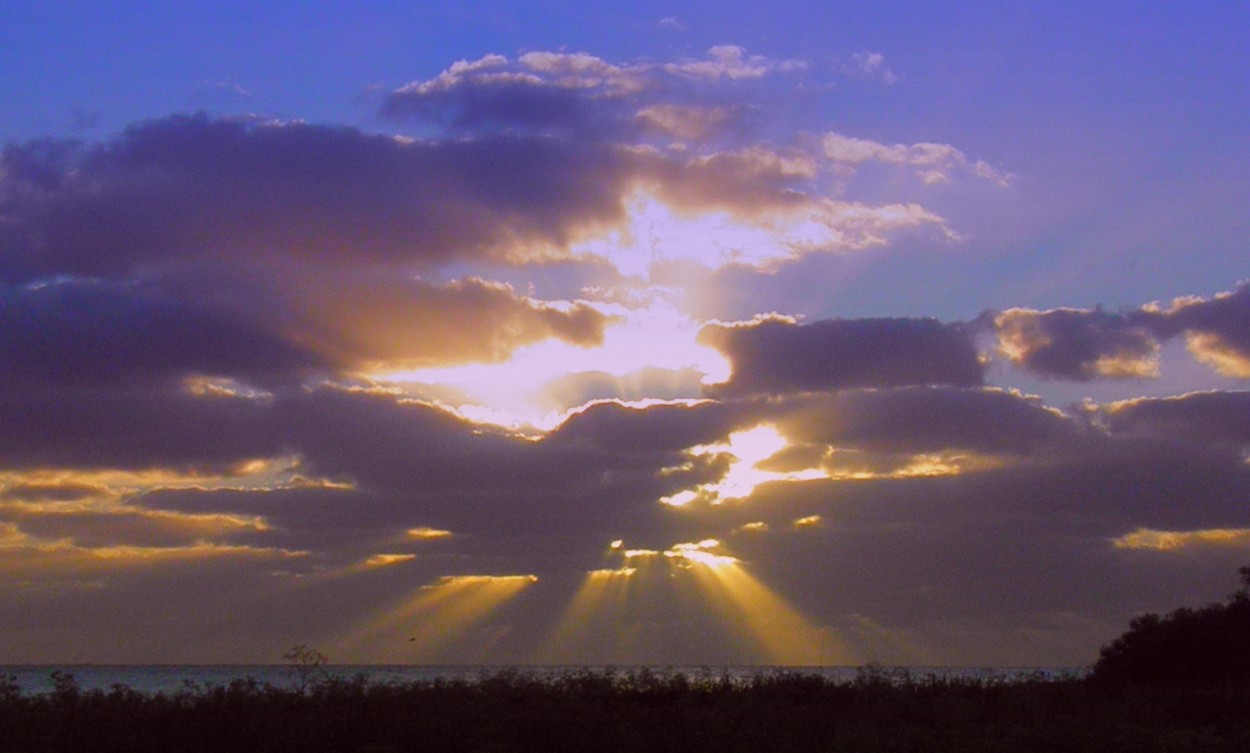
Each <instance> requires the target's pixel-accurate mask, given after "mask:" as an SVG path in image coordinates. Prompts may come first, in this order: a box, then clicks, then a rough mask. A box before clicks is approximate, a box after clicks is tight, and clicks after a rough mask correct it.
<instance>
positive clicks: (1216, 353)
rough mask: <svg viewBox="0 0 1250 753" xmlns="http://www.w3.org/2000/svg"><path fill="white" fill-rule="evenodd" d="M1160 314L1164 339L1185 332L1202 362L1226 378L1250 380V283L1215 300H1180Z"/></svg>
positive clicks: (1158, 320)
mask: <svg viewBox="0 0 1250 753" xmlns="http://www.w3.org/2000/svg"><path fill="white" fill-rule="evenodd" d="M1156 312H1157V316H1158V319H1157V324H1156V327H1157V328H1158V330H1159V332H1160V334H1161V336H1163V337H1169V336H1172V335H1173V334H1176V333H1179V332H1184V333H1185V334H1186V335H1187V336H1188V345H1189V349H1190V351H1192V352H1193V354H1194V355H1195V356H1197V357H1198V359H1199V360H1201V361H1204V362H1206V363H1208V364H1210V365H1212V366H1213V367H1214V368H1215V369H1216V370H1217V371H1219V372H1220V373H1222V374H1225V375H1227V376H1233V377H1238V378H1241V379H1250V283H1244V282H1243V283H1241V284H1240V285H1238V286H1237V287H1236V289H1234V290H1232V291H1231V292H1228V293H1221V294H1219V295H1216V296H1214V297H1212V298H1206V299H1204V298H1181V299H1178V300H1176V301H1173V303H1172V306H1171V308H1169V309H1167V310H1162V311H1160V310H1159V309H1157V308H1152V309H1150V313H1156Z"/></svg>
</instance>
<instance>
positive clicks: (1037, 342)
mask: <svg viewBox="0 0 1250 753" xmlns="http://www.w3.org/2000/svg"><path fill="white" fill-rule="evenodd" d="M983 319H985V320H989V319H992V321H993V327H994V328H995V330H996V331H997V333H998V339H999V350H1000V351H1001V352H1002V353H1004V354H1005V355H1006V356H1007V357H1008V359H1009V360H1011V362H1012V363H1013V364H1015V365H1017V366H1019V367H1021V368H1024V369H1026V370H1028V371H1031V372H1033V373H1036V374H1039V375H1041V376H1045V377H1053V378H1058V379H1072V380H1078V381H1089V380H1092V379H1124V378H1140V377H1153V376H1156V375H1157V371H1158V353H1159V345H1160V344H1161V343H1162V342H1165V341H1167V340H1170V339H1172V338H1174V337H1178V336H1181V335H1184V336H1185V337H1186V340H1187V345H1188V347H1189V350H1190V351H1191V352H1192V353H1193V354H1194V355H1195V356H1196V357H1197V358H1198V359H1199V360H1201V361H1203V362H1205V363H1207V364H1209V365H1211V366H1212V367H1213V368H1215V369H1216V370H1217V371H1219V372H1220V373H1222V374H1225V375H1227V376H1232V377H1238V378H1250V334H1248V333H1250V285H1247V284H1245V283H1242V284H1240V285H1238V286H1237V288H1236V289H1235V290H1233V291H1231V292H1227V293H1220V294H1218V295H1216V296H1214V297H1211V298H1200V297H1189V298H1178V299H1176V300H1175V301H1173V302H1172V303H1171V304H1170V305H1166V306H1165V305H1161V304H1151V305H1148V306H1144V307H1142V308H1139V309H1135V310H1131V311H1124V312H1120V313H1109V312H1105V311H1102V310H1101V309H1094V310H1089V309H1053V310H1050V311H1034V310H1030V309H1010V310H1008V311H1004V312H1002V313H996V314H995V313H987V314H986V315H984V317H983Z"/></svg>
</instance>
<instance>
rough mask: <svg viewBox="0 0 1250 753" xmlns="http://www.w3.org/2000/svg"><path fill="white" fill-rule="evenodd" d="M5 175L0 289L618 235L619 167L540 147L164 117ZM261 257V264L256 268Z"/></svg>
mask: <svg viewBox="0 0 1250 753" xmlns="http://www.w3.org/2000/svg"><path fill="white" fill-rule="evenodd" d="M2 160H3V161H2V162H0V215H3V216H4V217H5V222H4V223H3V225H0V247H3V248H4V249H5V254H4V255H3V257H2V259H0V275H2V276H3V278H4V279H6V280H9V281H15V282H25V281H29V280H32V279H39V278H45V277H53V276H58V275H74V276H86V277H112V278H125V277H128V276H130V275H132V274H134V273H135V272H137V271H142V270H144V269H149V268H162V267H164V266H167V265H168V264H170V263H171V262H174V261H186V260H188V259H195V258H199V257H212V258H222V257H225V258H228V259H231V260H234V261H235V262H236V263H240V264H242V263H244V262H247V263H248V264H256V266H260V267H263V264H257V262H258V261H259V260H260V259H264V258H271V257H292V258H297V259H303V260H317V261H319V262H321V263H327V264H335V263H360V262H366V261H373V262H381V261H387V262H405V263H431V262H444V261H448V260H453V259H457V258H480V257H482V256H488V255H501V254H504V253H506V252H507V251H510V250H512V249H513V248H514V247H516V246H517V245H518V244H522V243H533V244H537V245H543V244H549V245H555V246H561V245H563V244H565V243H566V242H567V241H568V240H569V239H570V238H571V237H573V236H574V235H575V234H576V232H577V229H578V228H579V227H581V226H584V225H594V224H597V223H607V222H615V221H618V220H619V219H620V218H621V216H622V208H621V204H620V195H621V192H622V191H621V187H622V183H623V182H624V181H626V179H627V178H628V177H629V175H628V170H627V168H628V163H627V162H625V161H624V160H622V158H621V155H620V154H619V153H618V152H617V151H615V150H613V149H612V148H611V147H609V146H606V145H603V144H594V143H585V142H556V141H553V140H550V139H541V138H507V137H499V138H490V139H476V140H472V141H451V140H448V141H440V142H423V141H415V142H414V141H411V140H400V139H396V138H390V137H387V136H380V135H367V134H363V133H361V132H359V131H356V130H353V129H349V128H339V127H330V126H315V125H306V124H300V123H288V124H275V123H265V122H244V121H229V120H210V119H208V118H206V117H203V116H196V117H183V116H175V117H170V118H166V119H163V120H154V121H148V122H145V123H142V124H139V125H136V126H132V127H130V128H129V129H127V130H126V131H125V132H124V133H123V134H122V135H121V136H120V137H118V138H117V139H115V140H113V141H110V142H105V143H103V144H97V145H91V146H86V145H72V144H60V145H50V144H48V143H47V142H36V143H33V144H25V145H21V144H19V145H11V146H8V147H6V148H5V150H4V153H3V158H2ZM258 257H259V259H258Z"/></svg>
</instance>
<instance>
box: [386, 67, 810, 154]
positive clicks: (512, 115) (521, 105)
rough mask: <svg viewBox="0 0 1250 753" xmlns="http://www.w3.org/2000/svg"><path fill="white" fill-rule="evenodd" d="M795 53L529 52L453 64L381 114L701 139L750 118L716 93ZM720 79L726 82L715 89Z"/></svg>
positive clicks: (460, 127)
mask: <svg viewBox="0 0 1250 753" xmlns="http://www.w3.org/2000/svg"><path fill="white" fill-rule="evenodd" d="M806 67H807V66H806V64H804V63H802V62H800V61H797V60H773V59H769V58H765V57H763V56H760V55H748V54H747V53H746V51H745V50H743V49H742V48H739V47H735V46H732V45H721V46H718V47H713V48H711V49H710V50H708V53H707V56H706V57H704V58H700V59H685V60H681V61H678V62H674V63H669V64H664V65H661V64H655V63H646V62H641V63H625V64H619V65H618V64H614V63H609V62H608V61H606V60H603V59H602V58H598V57H595V56H593V55H588V54H585V53H564V52H529V53H525V54H522V55H521V56H520V57H518V58H517V59H515V60H509V59H508V58H506V57H504V56H502V55H487V56H485V57H483V58H480V59H478V60H474V61H460V62H458V63H456V64H454V65H452V66H451V67H450V68H448V69H447V70H445V71H443V72H442V73H441V74H439V75H438V76H436V77H434V78H432V79H429V80H427V81H416V82H413V83H410V84H408V85H406V86H403V87H401V88H399V89H396V90H395V91H394V92H392V93H391V94H390V95H389V96H388V97H387V99H386V101H385V102H384V103H383V106H382V113H383V114H384V115H386V116H388V117H392V118H401V119H415V120H417V121H424V122H427V123H432V124H435V125H438V126H440V127H442V128H445V129H447V130H448V131H450V132H452V133H475V134H481V133H498V132H504V133H517V132H519V133H537V134H544V135H558V136H576V137H597V138H608V139H612V140H635V139H638V138H640V137H642V136H644V135H648V134H649V135H654V136H659V137H661V138H663V139H665V140H672V139H679V140H691V141H698V142H706V141H708V140H709V139H713V138H714V137H716V136H718V135H721V134H724V133H726V132H729V131H733V130H736V129H739V128H742V127H744V126H746V125H747V121H748V117H749V111H748V110H747V109H746V108H744V107H742V106H741V105H740V104H739V103H736V102H732V101H727V100H726V94H725V93H723V92H724V89H727V88H728V87H729V86H730V85H732V86H734V87H736V88H738V90H739V91H741V88H742V87H744V86H746V85H747V84H748V83H749V82H751V81H757V80H760V79H763V78H766V77H769V76H772V75H775V74H781V73H793V72H797V71H801V70H804V69H805V68H806ZM722 86H723V88H722Z"/></svg>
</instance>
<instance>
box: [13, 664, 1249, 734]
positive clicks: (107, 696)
mask: <svg viewBox="0 0 1250 753" xmlns="http://www.w3.org/2000/svg"><path fill="white" fill-rule="evenodd" d="M54 684H55V688H54V690H53V691H52V692H49V693H45V694H41V695H24V694H22V693H20V692H8V693H0V750H2V751H4V753H33V752H35V751H38V752H39V753H44V752H45V751H92V752H93V753H130V752H135V753H137V752H139V751H144V752H146V751H161V752H162V753H183V752H187V753H200V752H201V751H202V752H203V753H209V752H211V753H229V752H230V751H249V752H252V751H254V752H255V753H269V752H273V753H285V752H287V751H290V752H292V753H294V752H295V751H300V752H302V753H319V752H320V751H327V752H329V751H334V752H335V753H365V752H366V751H368V752H371V753H416V752H424V751H430V752H433V751H438V753H486V752H487V751H509V752H510V753H526V752H527V751H542V753H574V752H576V753H586V752H590V753H643V752H644V751H645V752H646V753H654V752H656V751H660V752H669V751H673V752H677V751H680V752H681V753H701V752H702V751H716V752H717V753H769V752H770V751H790V752H793V753H802V752H804V751H825V752H826V753H838V752H839V751H859V752H860V753H873V752H874V751H899V752H901V751H967V752H968V753H978V752H981V751H987V752H988V751H995V752H999V751H1001V752H1004V753H1005V752H1007V751H1011V752H1012V753H1016V752H1017V751H1052V750H1054V751H1058V750H1064V751H1100V752H1101V751H1121V750H1160V751H1163V750H1167V751H1189V750H1194V751H1198V750H1201V751H1204V752H1216V753H1218V752H1220V751H1229V752H1231V751H1238V752H1239V753H1244V751H1246V750H1250V690H1247V689H1246V688H1244V687H1233V686H1227V685H1225V686H1220V687H1210V688H1204V687H1198V686H1190V687H1187V688H1184V689H1180V690H1177V689H1170V688H1157V687H1144V688H1139V689H1135V690H1132V692H1125V691H1124V690H1123V689H1115V690H1113V691H1108V690H1107V689H1106V687H1105V686H1102V685H1099V684H1098V683H1090V682H1086V681H1084V680H1081V679H1076V678H1060V679H1057V680H1055V679H1042V678H1025V679H1021V680H1018V681H1011V682H1003V681H992V680H980V679H960V678H950V677H940V676H926V677H921V678H917V677H913V676H912V675H910V674H907V673H905V672H892V671H883V670H880V669H878V668H868V669H866V670H865V671H864V672H862V673H861V674H860V676H859V677H857V678H856V679H854V680H851V681H849V682H835V681H832V680H828V679H826V678H822V677H819V676H815V675H808V674H802V673H795V672H784V673H767V674H760V675H757V676H755V677H752V678H746V679H744V678H740V677H730V676H728V675H722V676H715V675H707V676H702V675H700V676H686V675H667V674H662V673H656V672H650V671H646V670H642V671H638V672H626V673H606V672H591V671H581V672H569V673H565V674H560V675H555V676H551V675H542V676H539V675H532V674H529V673H526V672H521V671H508V672H501V673H496V674H491V675H485V676H482V677H479V678H477V679H475V680H464V679H451V678H438V679H433V680H427V681H418V682H409V683H372V682H370V681H369V680H368V679H367V678H365V677H363V676H356V677H352V678H340V677H336V676H334V675H333V673H327V675H326V676H325V677H324V678H322V679H320V680H318V681H317V682H315V683H313V684H311V685H310V686H309V687H307V688H305V689H304V690H303V691H302V692H301V690H300V689H299V688H298V687H278V686H274V685H269V684H266V683H261V682H258V681H256V680H255V679H251V678H241V679H237V680H234V681H232V682H231V683H229V684H227V685H209V686H200V685H195V684H188V685H187V686H186V687H184V688H183V689H181V690H179V691H177V692H175V693H158V694H142V693H136V692H134V691H132V690H129V689H128V688H125V687H123V686H114V687H113V688H111V689H110V690H108V691H102V690H81V689H79V688H78V686H77V684H76V683H74V681H73V678H72V677H70V676H68V675H61V676H59V678H58V680H57V681H56V682H55V683H54ZM0 685H3V683H0Z"/></svg>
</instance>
